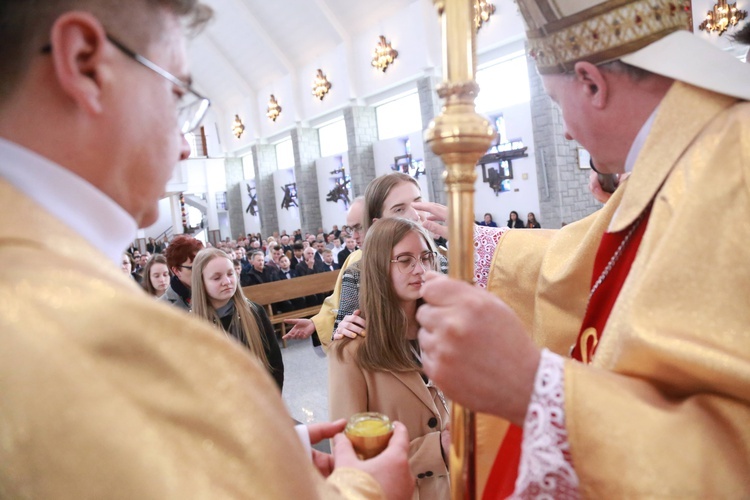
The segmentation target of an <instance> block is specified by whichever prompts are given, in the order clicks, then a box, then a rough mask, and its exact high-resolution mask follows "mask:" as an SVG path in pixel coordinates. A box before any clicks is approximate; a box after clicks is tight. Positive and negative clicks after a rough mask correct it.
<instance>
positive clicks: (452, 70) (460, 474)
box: [425, 0, 495, 500]
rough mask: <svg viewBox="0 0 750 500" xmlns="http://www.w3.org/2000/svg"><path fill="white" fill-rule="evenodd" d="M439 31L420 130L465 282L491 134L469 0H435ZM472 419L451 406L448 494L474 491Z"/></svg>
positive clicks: (453, 265)
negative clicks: (434, 88)
mask: <svg viewBox="0 0 750 500" xmlns="http://www.w3.org/2000/svg"><path fill="white" fill-rule="evenodd" d="M435 6H436V7H437V9H438V14H439V15H440V20H441V24H442V31H443V82H442V83H441V84H440V86H439V87H438V95H439V96H440V97H441V98H442V99H444V103H445V104H444V107H443V110H442V112H441V113H440V115H439V116H438V117H436V118H435V120H434V121H433V122H432V123H431V124H430V126H429V128H428V130H427V131H426V132H425V140H426V142H427V143H428V144H429V145H430V146H431V147H432V150H433V151H434V152H435V154H437V155H440V157H441V158H442V160H443V162H444V163H445V167H446V171H445V174H444V178H445V189H446V193H447V194H448V226H449V231H450V232H449V241H450V247H449V253H448V258H449V262H450V266H449V269H450V276H451V277H452V278H456V279H461V280H464V281H467V282H469V283H471V282H473V277H474V244H473V240H474V233H473V224H474V181H475V180H476V177H477V174H476V168H475V166H476V163H477V161H478V160H479V158H480V157H481V156H482V155H483V154H484V153H485V152H486V151H487V150H488V149H489V147H490V145H491V144H492V142H493V141H494V139H495V131H494V130H493V128H492V125H491V124H490V122H489V121H487V119H485V118H483V117H482V116H480V115H478V114H477V113H476V111H475V110H474V99H475V98H476V96H477V93H478V92H479V86H478V85H477V84H476V82H475V81H474V77H475V66H476V51H475V46H474V45H475V31H474V1H473V0H436V1H435ZM475 432H476V431H475V422H474V414H473V412H471V411H470V410H467V409H466V408H463V407H461V406H459V405H457V404H455V403H454V404H453V407H452V409H451V438H452V441H453V442H452V444H451V451H450V474H451V498H452V499H453V500H458V499H473V498H475V496H476V493H477V492H476V463H475V449H474V448H475Z"/></svg>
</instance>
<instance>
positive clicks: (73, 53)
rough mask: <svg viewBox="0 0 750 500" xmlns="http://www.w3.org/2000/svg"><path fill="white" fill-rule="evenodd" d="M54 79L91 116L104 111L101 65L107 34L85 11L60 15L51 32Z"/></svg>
mask: <svg viewBox="0 0 750 500" xmlns="http://www.w3.org/2000/svg"><path fill="white" fill-rule="evenodd" d="M50 35H51V36H50V38H51V39H50V42H51V44H52V54H51V57H52V62H53V65H54V71H55V76H56V77H57V80H58V82H59V84H60V87H61V88H62V90H63V92H64V93H66V94H67V95H68V96H69V97H70V99H72V100H73V101H74V102H75V103H76V104H77V105H78V106H79V107H80V108H82V109H83V110H85V111H86V112H88V113H92V114H99V113H101V112H102V102H101V95H102V92H101V87H102V72H103V69H102V62H103V60H104V59H105V57H104V56H105V52H106V50H107V35H106V32H105V31H104V28H103V27H102V25H101V23H99V21H98V20H97V19H96V18H95V17H94V16H92V15H91V14H89V13H86V12H68V13H65V14H63V15H62V16H60V17H59V18H58V19H57V20H56V21H55V23H54V25H53V26H52V30H51V33H50Z"/></svg>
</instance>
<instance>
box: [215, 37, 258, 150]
mask: <svg viewBox="0 0 750 500" xmlns="http://www.w3.org/2000/svg"><path fill="white" fill-rule="evenodd" d="M202 38H204V39H205V41H206V44H207V45H208V47H209V49H211V50H212V51H213V52H215V53H216V55H217V56H218V59H219V60H220V61H221V62H222V63H223V64H224V65H226V66H227V67H228V68H229V70H230V71H231V72H232V73H234V81H235V82H237V83H239V84H240V87H243V88H242V89H241V91H244V93H246V94H248V98H249V99H250V101H251V102H252V103H253V105H251V110H257V109H258V92H257V91H256V90H255V89H254V88H253V86H252V85H250V82H248V81H247V79H246V78H245V77H244V76H242V74H241V73H240V72H239V71H237V68H236V67H235V65H234V64H233V63H232V61H231V60H230V59H229V57H228V56H227V54H226V53H225V52H224V50H223V49H222V48H221V46H220V45H219V44H218V43H216V40H214V38H213V37H212V36H211V34H210V33H208V32H204V33H203V34H202ZM251 114H252V116H251V117H250V119H251V120H252V122H253V128H254V129H255V130H256V133H257V134H258V136H260V135H261V126H260V114H259V113H258V112H253V113H251ZM224 118H225V119H227V120H230V119H231V113H230V114H229V115H227V116H225V117H224ZM227 123H229V122H227Z"/></svg>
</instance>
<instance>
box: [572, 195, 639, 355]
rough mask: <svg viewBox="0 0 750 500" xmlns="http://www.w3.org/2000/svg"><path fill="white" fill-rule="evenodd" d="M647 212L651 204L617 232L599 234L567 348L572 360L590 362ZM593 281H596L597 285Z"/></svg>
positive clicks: (636, 247) (633, 253) (632, 255)
mask: <svg viewBox="0 0 750 500" xmlns="http://www.w3.org/2000/svg"><path fill="white" fill-rule="evenodd" d="M650 213H651V207H650V206H649V207H647V208H646V210H644V211H643V213H642V214H641V215H640V217H638V219H636V221H635V222H633V223H632V224H631V225H630V226H628V227H627V228H625V229H623V230H622V231H619V232H617V233H604V235H603V236H602V241H601V243H599V250H597V252H596V259H595V260H594V274H593V276H592V277H591V290H592V293H591V296H590V297H589V303H588V305H587V306H586V314H585V315H584V316H583V324H582V325H581V330H580V331H579V333H578V339H577V340H576V343H575V345H574V346H573V350H572V351H571V357H572V358H573V359H575V360H578V361H581V362H582V363H586V364H588V363H591V360H592V358H593V357H594V353H595V352H596V347H597V346H598V345H599V340H600V339H601V335H602V332H603V331H604V327H605V325H606V324H607V320H609V314H610V313H611V312H612V308H613V307H614V305H615V302H616V301H617V297H618V296H619V295H620V290H621V289H622V285H623V283H625V279H626V278H627V277H628V273H629V272H630V267H631V266H632V265H633V261H634V260H635V256H636V254H637V253H638V247H639V246H640V245H641V239H642V238H643V233H645V232H646V226H648V216H649V214H650ZM620 247H622V248H620ZM618 249H620V254H619V256H617V257H615V254H616V253H617V252H618ZM610 262H612V264H611V269H610V270H609V271H608V272H606V276H605V271H606V269H607V266H609V265H610ZM597 281H600V283H599V284H598V286H597Z"/></svg>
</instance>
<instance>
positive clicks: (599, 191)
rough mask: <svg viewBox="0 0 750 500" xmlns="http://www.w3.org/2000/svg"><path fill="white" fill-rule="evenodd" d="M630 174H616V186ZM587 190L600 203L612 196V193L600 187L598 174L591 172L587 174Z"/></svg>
mask: <svg viewBox="0 0 750 500" xmlns="http://www.w3.org/2000/svg"><path fill="white" fill-rule="evenodd" d="M629 176H630V174H629V173H628V174H619V175H618V176H617V187H619V185H620V184H621V183H622V181H624V180H625V179H627V178H628V177H629ZM589 191H591V194H593V195H594V198H595V199H596V201H598V202H600V203H607V200H609V198H610V197H611V196H612V193H609V192H607V191H605V190H604V189H603V188H602V184H601V181H600V180H599V174H597V173H596V172H591V173H590V174H589Z"/></svg>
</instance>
